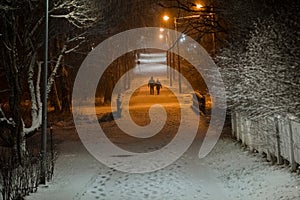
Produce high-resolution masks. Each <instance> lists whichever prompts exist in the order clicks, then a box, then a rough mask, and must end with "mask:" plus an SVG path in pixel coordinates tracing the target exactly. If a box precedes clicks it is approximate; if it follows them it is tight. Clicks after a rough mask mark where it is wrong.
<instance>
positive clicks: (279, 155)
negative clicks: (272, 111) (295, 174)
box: [275, 115, 283, 165]
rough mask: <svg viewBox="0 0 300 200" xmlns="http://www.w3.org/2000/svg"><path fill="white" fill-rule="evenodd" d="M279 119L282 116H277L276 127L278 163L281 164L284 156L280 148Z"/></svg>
mask: <svg viewBox="0 0 300 200" xmlns="http://www.w3.org/2000/svg"><path fill="white" fill-rule="evenodd" d="M279 119H280V116H279V115H276V116H275V128H276V141H277V152H276V154H277V155H276V157H277V164H279V165H281V164H282V163H283V161H282V157H281V149H280V133H279Z"/></svg>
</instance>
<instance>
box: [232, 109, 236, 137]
mask: <svg viewBox="0 0 300 200" xmlns="http://www.w3.org/2000/svg"><path fill="white" fill-rule="evenodd" d="M235 113H236V112H235V111H233V112H231V133H232V137H233V138H235V137H236V114H235Z"/></svg>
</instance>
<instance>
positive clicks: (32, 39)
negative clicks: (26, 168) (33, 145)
mask: <svg viewBox="0 0 300 200" xmlns="http://www.w3.org/2000/svg"><path fill="white" fill-rule="evenodd" d="M43 8H44V5H43V3H41V2H39V1H33V0H31V1H27V0H22V1H2V2H1V4H0V15H1V22H0V23H1V26H2V27H3V29H2V30H1V38H0V42H1V59H2V62H1V64H2V65H3V68H4V70H5V75H6V79H7V83H8V86H9V88H8V89H9V93H10V98H9V109H8V111H7V113H4V111H3V110H2V109H1V108H0V109H1V110H0V111H1V121H2V122H3V123H5V125H6V126H8V127H9V130H10V133H9V134H11V137H10V138H12V140H10V141H12V142H10V143H11V145H12V146H13V148H14V149H15V152H16V153H17V154H18V157H19V161H20V162H21V160H22V157H23V154H24V153H25V152H26V144H25V138H26V137H28V136H30V135H31V134H32V133H34V132H35V131H36V130H37V129H38V128H39V127H40V125H41V110H42V106H43V103H42V102H41V91H40V80H41V71H42V70H41V66H42V64H43V63H42V56H41V53H40V52H43V48H42V47H43V45H44V41H43V33H44V31H43V30H44V22H45V16H44V14H43V12H42V10H44V9H43ZM49 14H50V17H51V23H50V33H51V34H50V35H51V37H50V41H52V40H53V39H54V38H56V37H58V36H59V35H62V34H64V35H65V37H64V42H63V45H62V46H61V49H60V50H59V53H58V54H57V55H55V56H54V57H52V58H51V60H52V62H53V63H54V65H53V68H52V69H51V72H50V76H49V77H48V86H47V94H49V92H50V90H51V88H52V85H53V82H54V78H55V76H56V74H57V72H58V69H59V68H60V66H61V63H62V60H63V56H64V55H65V54H68V53H71V52H73V51H75V50H76V49H77V48H79V46H80V44H81V43H82V42H83V41H84V40H85V32H86V30H87V29H88V28H89V27H90V26H91V25H93V24H94V23H95V22H96V20H97V18H98V17H99V15H98V14H97V12H96V11H95V6H94V3H93V2H86V1H83V0H57V1H52V2H51V6H50V10H49ZM58 27H62V28H58ZM64 27H65V28H64ZM26 82H27V83H28V88H29V89H28V90H29V96H30V105H31V118H32V120H31V123H30V124H29V125H28V124H26V125H25V124H24V120H23V116H22V110H21V101H22V98H23V97H24V93H25V91H26V90H25V89H26V87H25V86H26V84H25V83H26ZM7 115H8V116H10V118H9V119H7V117H6V116H7ZM2 133H3V132H1V133H0V134H2ZM2 138H5V137H2Z"/></svg>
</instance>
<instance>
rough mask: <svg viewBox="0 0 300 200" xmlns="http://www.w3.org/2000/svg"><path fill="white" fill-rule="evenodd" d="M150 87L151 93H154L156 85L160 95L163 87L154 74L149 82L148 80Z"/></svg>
mask: <svg viewBox="0 0 300 200" xmlns="http://www.w3.org/2000/svg"><path fill="white" fill-rule="evenodd" d="M148 87H150V94H151V95H154V87H156V92H157V95H159V92H160V89H161V88H162V86H161V83H160V82H159V80H158V79H157V80H156V81H155V80H154V79H153V76H151V78H150V80H149V82H148Z"/></svg>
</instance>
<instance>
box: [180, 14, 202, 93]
mask: <svg viewBox="0 0 300 200" xmlns="http://www.w3.org/2000/svg"><path fill="white" fill-rule="evenodd" d="M199 17H200V15H191V16H185V17H174V28H175V31H176V39H177V40H176V47H177V67H178V89H179V93H182V86H181V66H180V56H179V41H180V38H179V37H178V35H177V33H178V20H181V19H191V18H199ZM180 37H181V35H180Z"/></svg>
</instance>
